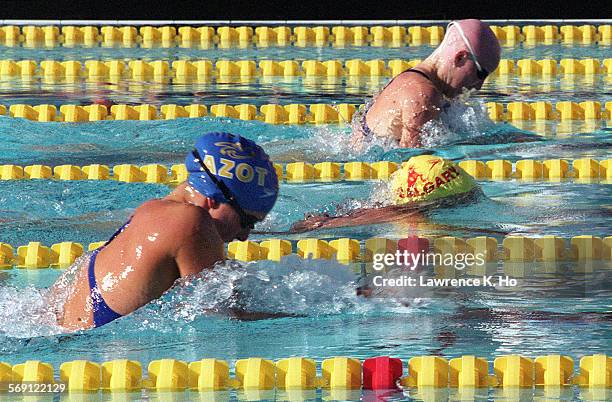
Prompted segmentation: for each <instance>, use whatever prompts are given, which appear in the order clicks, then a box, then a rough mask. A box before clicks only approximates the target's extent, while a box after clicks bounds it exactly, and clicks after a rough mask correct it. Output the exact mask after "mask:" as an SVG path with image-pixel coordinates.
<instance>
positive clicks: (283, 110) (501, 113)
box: [0, 101, 612, 124]
mask: <svg viewBox="0 0 612 402" xmlns="http://www.w3.org/2000/svg"><path fill="white" fill-rule="evenodd" d="M485 106H486V108H487V111H488V114H489V117H490V118H491V120H493V121H507V122H524V121H585V122H594V121H602V120H603V121H609V120H611V119H612V101H608V102H605V103H604V104H603V105H602V103H601V102H598V101H583V102H572V101H559V102H556V103H552V102H545V101H540V102H510V103H506V104H504V103H498V102H487V103H486V104H485ZM362 108H363V105H355V104H349V103H339V104H326V103H317V104H301V103H295V104H289V105H279V104H265V105H260V106H259V107H258V106H257V105H254V104H239V105H229V104H214V105H209V106H207V105H202V104H191V105H177V104H166V105H161V106H160V107H159V109H158V108H157V106H155V105H151V104H141V105H127V104H118V105H112V106H110V107H106V106H104V105H101V104H92V105H70V104H67V105H60V106H59V110H58V107H57V106H55V105H50V104H41V105H27V104H13V105H10V106H9V107H8V110H7V107H6V106H4V105H0V116H2V115H4V116H6V115H8V117H12V118H24V119H28V120H32V121H38V122H70V123H75V122H93V121H102V120H146V121H148V120H174V119H180V118H199V117H205V116H210V117H224V118H232V119H240V120H257V121H262V122H265V123H268V124H346V123H348V122H351V120H352V118H353V115H354V114H355V113H356V112H357V111H358V110H362ZM7 112H8V113H7Z"/></svg>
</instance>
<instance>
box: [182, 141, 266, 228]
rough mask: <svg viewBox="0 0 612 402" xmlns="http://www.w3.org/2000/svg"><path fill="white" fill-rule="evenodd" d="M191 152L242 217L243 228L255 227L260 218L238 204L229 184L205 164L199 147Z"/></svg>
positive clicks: (241, 224)
mask: <svg viewBox="0 0 612 402" xmlns="http://www.w3.org/2000/svg"><path fill="white" fill-rule="evenodd" d="M191 152H192V153H193V155H194V156H195V158H196V159H195V160H196V161H197V162H198V163H199V164H200V166H201V167H202V170H204V171H205V172H206V174H208V177H210V180H211V181H212V182H213V183H214V184H215V185H216V186H217V187H218V188H219V190H221V193H223V196H224V197H225V199H226V200H227V203H228V204H229V205H231V207H232V208H234V210H235V211H236V213H237V214H238V216H239V217H240V226H241V227H242V228H243V229H253V228H254V227H255V223H257V222H259V218H257V217H255V216H253V215H250V214H247V213H246V212H245V211H244V209H242V207H241V206H240V204H238V201H236V197H235V196H234V194H233V193H232V192H231V190H230V189H229V188H228V187H227V185H226V184H225V183H223V182H222V181H221V180H219V179H217V177H216V176H215V175H213V174H212V172H211V171H210V170H209V169H208V166H206V164H204V162H203V161H202V157H201V156H200V153H199V152H198V150H197V149H195V148H194V149H193V151H191Z"/></svg>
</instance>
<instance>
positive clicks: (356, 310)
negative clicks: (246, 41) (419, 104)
mask: <svg viewBox="0 0 612 402" xmlns="http://www.w3.org/2000/svg"><path fill="white" fill-rule="evenodd" d="M365 49H366V51H364V48H354V49H351V48H347V49H336V48H333V47H324V48H304V49H301V48H295V47H288V48H282V49H275V48H267V49H247V50H244V51H242V50H241V51H237V50H235V49H234V50H222V49H216V48H213V49H209V50H194V49H171V50H167V49H143V48H136V49H103V48H93V49H81V48H79V49H72V48H53V49H26V48H7V49H3V50H6V53H4V56H3V58H7V59H8V58H11V59H32V60H36V61H40V60H44V59H56V60H74V59H79V60H88V59H104V58H112V59H120V58H131V59H137V58H146V59H150V60H161V59H164V60H168V61H173V60H177V59H179V58H184V57H188V58H197V59H200V58H206V59H212V60H217V59H222V58H229V59H245V60H246V59H248V60H260V59H275V60H298V61H301V60H304V59H318V60H329V59H339V60H347V59H352V58H356V57H359V58H362V59H368V60H369V59H376V58H381V59H394V58H404V59H416V58H422V57H424V56H425V55H427V54H428V53H429V52H430V51H431V50H432V48H429V47H427V46H421V47H410V48H374V47H368V48H365ZM504 51H505V52H506V53H505V54H504V56H503V57H504V58H509V59H536V60H539V59H544V58H554V59H561V58H576V59H580V58H584V57H590V58H596V59H603V58H605V56H607V55H608V54H609V48H608V47H606V46H603V45H602V46H595V45H590V46H563V45H551V46H544V45H538V46H534V47H521V46H517V47H512V48H505V49H504ZM609 77H610V75H609V72H608V75H607V76H606V75H604V74H600V75H597V76H595V77H590V78H588V77H583V76H580V77H564V79H561V78H558V79H554V80H540V79H537V78H536V79H531V80H528V81H525V80H524V79H521V78H520V77H510V78H508V79H507V80H500V79H492V80H490V81H489V82H487V83H486V84H485V86H484V87H483V90H482V91H481V92H480V93H478V94H477V95H475V96H474V97H472V98H471V99H470V100H469V101H468V102H467V103H463V102H462V103H457V104H455V105H453V107H452V108H451V110H450V111H449V112H448V113H447V114H446V115H445V116H444V118H443V120H444V122H445V124H444V125H432V126H431V127H429V131H428V134H429V142H428V144H429V145H430V147H429V148H427V149H425V150H423V149H420V150H398V149H385V148H384V147H380V146H374V147H372V148H370V149H368V150H367V151H366V152H364V153H355V152H354V151H352V150H351V149H350V147H349V143H348V136H349V134H350V127H348V126H347V125H337V124H336V125H333V124H332V125H310V124H309V125H270V124H265V123H263V122H260V121H244V120H238V119H230V118H220V117H209V116H207V117H201V118H195V119H177V120H155V121H101V122H88V123H59V122H49V123H40V122H33V121H29V120H25V119H18V118H10V117H6V116H0V165H3V164H18V165H24V166H25V165H34V164H43V165H49V166H57V165H63V164H72V165H80V166H82V165H87V164H91V163H100V164H107V165H111V166H112V165H118V164H137V165H143V164H148V163H161V164H165V165H172V164H177V163H182V161H183V159H184V155H185V153H186V152H187V151H188V150H189V149H190V148H191V146H192V144H193V141H194V140H195V139H196V138H197V137H198V136H199V135H201V134H202V133H204V132H206V131H213V130H215V131H220V130H224V131H230V132H238V133H240V134H242V135H244V136H246V137H248V138H251V139H254V140H256V141H258V142H259V143H261V144H262V145H263V146H264V148H265V149H266V150H267V151H268V153H269V154H270V155H271V157H272V159H273V160H274V161H275V162H279V163H290V162H295V161H306V162H311V163H314V162H322V161H335V162H338V161H340V162H346V161H368V162H373V161H378V160H389V161H394V162H401V161H402V160H405V159H407V158H408V157H409V156H412V155H416V154H421V153H423V152H433V153H435V154H437V155H440V156H443V157H446V158H450V159H453V160H456V161H461V160H466V159H477V160H494V159H495V160H498V159H503V160H509V161H512V162H515V161H517V160H520V159H535V160H545V159H569V160H576V159H582V158H591V159H595V160H607V159H609V158H610V155H611V153H610V145H611V142H612V132H611V131H610V130H609V128H607V127H606V121H605V120H598V121H596V122H591V124H590V125H588V124H586V123H584V122H575V124H574V125H571V124H570V125H569V126H568V125H567V124H566V125H565V126H563V123H568V122H546V124H545V126H546V127H545V130H544V135H542V134H530V133H529V131H534V132H536V133H537V132H539V131H540V130H538V127H536V124H537V123H541V122H534V121H527V122H520V123H519V122H516V123H515V124H514V125H511V124H508V123H495V122H492V121H491V120H490V119H489V118H488V115H487V112H486V108H485V106H484V103H485V102H504V103H507V102H512V101H523V102H536V101H548V102H561V101H568V100H569V101H573V102H582V101H593V100H594V101H598V102H600V103H601V104H602V105H604V104H605V103H606V102H609V101H612V96H611V95H610V90H609ZM386 80H387V78H385V77H381V78H378V79H365V80H361V81H359V80H357V81H355V80H353V81H351V80H349V79H348V78H346V77H344V78H342V79H338V80H334V81H333V82H331V83H330V82H327V83H326V82H324V80H319V81H317V80H314V81H313V80H311V81H309V80H307V79H306V78H298V79H295V80H291V81H290V82H287V81H285V80H281V79H276V80H275V79H272V80H269V81H268V82H265V81H264V80H252V81H251V82H247V83H241V84H237V83H233V82H229V83H224V82H218V81H222V80H217V79H212V80H211V81H210V82H208V83H205V84H197V85H164V84H145V83H142V82H140V83H139V82H134V81H133V80H130V79H126V80H120V81H119V82H116V83H90V82H85V81H83V82H81V81H79V82H77V83H59V84H58V83H44V82H42V81H41V80H36V81H34V82H28V83H26V84H24V83H23V82H18V83H14V82H11V81H10V80H9V82H11V83H10V84H9V83H6V82H3V84H5V85H4V86H2V98H1V99H0V103H1V104H3V105H6V106H7V107H8V106H10V105H11V104H19V103H26V104H32V105H35V104H42V103H44V104H54V105H57V106H58V109H59V106H60V105H63V104H88V103H89V102H91V100H92V99H94V98H96V97H99V96H100V93H102V95H103V96H104V97H106V98H110V99H113V100H114V101H116V102H117V103H133V104H140V103H150V104H154V105H161V104H167V103H175V104H190V103H203V104H207V105H212V104H216V103H231V104H243V103H244V104H253V105H257V106H259V105H262V104H270V103H280V104H290V103H363V102H364V99H365V98H366V97H367V96H368V95H371V94H372V93H373V92H374V90H375V89H376V88H377V87H379V86H380V85H382V84H384V82H385V81H386ZM135 88H140V89H139V90H138V89H135ZM608 122H609V120H608ZM516 126H521V127H520V128H519V127H516ZM540 128H541V127H540ZM525 139H529V141H524V140H525ZM519 140H520V141H519ZM479 184H480V185H481V187H482V190H483V192H484V195H485V197H481V198H480V199H478V200H477V201H476V202H473V203H470V204H468V205H457V206H453V207H449V208H441V209H436V210H433V211H426V212H424V213H423V217H422V218H419V219H418V220H417V221H411V222H394V223H391V224H380V225H372V226H367V227H352V228H351V227H349V228H343V229H328V230H321V231H318V232H313V233H308V234H292V233H282V234H272V235H270V234H266V233H262V234H255V235H253V236H252V239H253V240H256V241H260V240H264V239H269V238H282V239H288V240H293V241H296V240H299V239H303V238H305V237H313V238H318V239H327V240H329V239H336V238H343V237H348V238H352V239H357V240H360V241H365V240H366V239H369V238H373V237H386V238H392V239H402V238H405V237H408V236H415V235H418V236H423V237H424V236H429V237H431V238H433V237H439V236H456V237H462V238H470V237H476V236H491V237H495V238H496V239H498V241H499V242H500V243H501V242H502V240H503V238H504V237H506V236H509V235H524V236H533V237H541V236H543V235H555V236H559V237H562V238H571V237H574V236H580V235H593V236H598V237H601V238H604V237H607V236H610V235H611V233H610V227H611V226H612V225H611V223H612V215H611V214H610V208H611V205H610V200H611V199H612V198H611V195H612V189H611V187H610V185H609V184H608V183H607V182H605V181H603V180H602V181H599V180H596V181H593V182H581V181H578V180H562V181H560V182H554V181H542V180H540V181H525V180H519V179H508V180H502V181H493V180H481V181H479ZM378 191H380V190H379V184H377V183H376V182H374V181H355V182H352V181H340V182H335V183H306V184H292V183H283V184H282V185H281V195H280V198H279V201H278V203H277V205H276V206H275V208H274V210H273V212H272V214H271V215H270V216H269V218H267V219H266V220H265V221H264V222H263V223H261V224H260V225H258V227H257V228H256V229H257V230H259V231H261V232H266V231H271V232H283V231H287V230H288V229H289V228H290V226H291V224H292V223H294V222H296V221H298V220H300V219H302V218H303V216H304V214H305V213H307V212H324V211H326V212H334V211H336V210H343V211H346V210H347V209H352V208H356V207H358V206H361V205H367V203H368V199H369V198H370V197H371V196H372V195H373V194H375V193H377V192H378ZM167 192H168V187H167V186H166V185H162V184H145V183H123V182H117V181H111V180H105V181H58V180H15V181H13V180H11V181H0V211H2V213H1V215H0V233H1V238H0V242H3V243H8V244H11V245H13V246H18V245H24V244H27V243H28V242H30V241H41V242H43V243H44V244H46V245H51V244H54V243H59V242H63V241H75V242H79V243H81V244H84V245H86V244H88V243H91V242H95V241H100V240H104V239H106V238H108V236H109V235H110V234H112V233H113V232H114V230H115V229H116V228H117V227H119V226H120V225H121V224H122V223H123V222H124V221H125V219H126V218H127V217H128V216H129V214H130V212H131V211H132V210H133V209H134V208H135V207H136V206H138V205H139V204H140V203H142V202H143V201H145V200H147V199H150V198H154V197H161V196H163V195H165V194H167ZM496 264H497V265H496V266H497V268H499V270H500V271H501V272H504V271H506V272H514V273H515V274H516V272H517V267H512V266H510V265H509V264H508V263H507V262H504V261H501V260H500V261H496ZM544 265H545V264H539V263H535V262H530V263H524V264H522V265H521V266H520V267H518V270H519V271H521V272H523V276H525V277H528V278H532V279H533V278H534V277H535V278H536V280H535V281H534V282H533V283H532V284H531V286H529V287H528V289H526V290H525V291H524V292H519V293H518V294H516V293H512V292H504V291H499V290H497V289H486V290H482V291H480V290H477V291H473V292H467V293H462V292H459V293H457V294H451V295H446V294H444V295H438V294H435V295H433V296H431V295H430V297H420V298H419V300H418V301H417V302H414V301H413V302H411V303H410V305H409V306H405V305H404V304H403V303H402V302H401V301H398V298H397V297H390V296H389V297H381V298H377V299H374V300H364V299H363V298H361V297H358V296H356V295H355V291H354V287H355V285H354V281H355V280H356V274H355V272H354V271H353V269H352V267H350V266H349V267H347V266H346V265H343V264H340V263H338V262H336V261H334V260H330V261H327V260H304V259H301V258H298V257H295V256H289V257H286V258H285V259H283V260H282V261H281V262H273V261H257V262H254V263H249V264H248V265H246V267H238V266H235V265H229V266H228V267H225V268H224V267H221V268H219V270H218V271H217V272H215V273H213V274H210V275H208V276H205V277H203V278H196V279H193V280H189V281H186V282H187V283H185V284H183V286H181V287H178V288H177V289H175V290H173V291H171V292H169V293H168V294H167V295H165V296H164V297H162V299H161V300H159V301H155V302H152V303H150V304H149V305H147V306H146V307H144V308H142V309H140V310H139V311H137V312H136V313H134V314H132V315H130V316H127V317H125V318H122V319H120V320H118V321H116V322H113V323H111V324H109V325H107V326H104V327H102V328H98V329H96V330H93V331H86V332H82V333H76V334H61V333H57V329H56V328H53V327H49V326H47V325H45V322H46V320H47V319H48V312H45V309H44V306H43V305H42V304H43V299H42V296H41V295H40V293H39V291H38V290H39V289H42V288H45V287H47V286H49V285H51V284H52V283H53V282H54V280H55V279H56V278H57V277H58V276H59V275H60V273H61V271H60V270H56V269H42V270H18V269H11V270H6V271H0V278H1V279H0V280H1V281H2V284H0V317H2V319H1V320H0V361H5V362H7V363H10V364H17V363H21V362H23V361H26V360H41V361H44V362H48V363H51V364H52V365H54V366H55V367H56V368H57V367H59V365H60V363H62V362H66V361H71V360H77V359H85V360H91V361H95V362H103V361H110V360H113V359H131V360H137V361H140V362H141V363H142V364H143V367H144V366H146V364H147V363H148V362H150V361H153V360H156V359H162V358H174V359H179V360H184V361H196V360H199V359H201V358H204V357H214V358H217V359H224V360H227V361H235V360H237V359H243V358H248V357H254V356H259V357H263V358H266V359H272V360H276V359H280V358H285V357H290V356H307V357H309V358H312V359H314V360H316V361H320V360H323V359H326V358H330V357H334V356H351V357H354V358H358V359H361V360H363V359H366V358H372V357H375V356H380V355H384V356H398V357H402V359H406V358H408V357H413V356H419V355H440V356H443V357H446V358H451V357H456V356H461V355H476V356H483V357H485V358H488V359H490V360H492V359H493V358H494V357H496V356H498V355H507V354H521V355H524V356H530V357H533V356H540V355H547V354H566V355H569V356H571V357H573V358H574V359H577V358H579V357H582V356H585V355H592V354H598V353H601V354H606V353H608V354H609V353H610V346H611V344H610V339H611V335H612V323H611V321H610V311H611V308H612V306H611V305H610V300H611V299H610V296H611V294H610V289H611V288H610V275H609V273H610V260H609V256H608V260H607V261H580V262H573V261H563V262H559V263H555V264H554V266H555V268H554V269H553V272H565V271H578V272H581V274H580V275H579V277H578V278H572V279H575V280H576V281H577V283H578V284H579V285H578V289H579V290H580V291H579V293H578V294H576V293H575V292H572V290H575V288H574V287H573V286H574V282H571V284H572V285H571V286H570V281H566V282H563V281H562V282H561V284H559V282H555V281H554V280H552V281H549V280H550V279H551V278H547V279H542V278H541V277H538V276H537V275H535V276H533V275H532V276H530V275H529V273H531V274H533V273H534V272H535V273H541V272H542V271H543V270H544V271H546V269H547V267H545V266H544ZM548 268H550V267H548ZM512 269H514V271H512ZM525 272H527V273H525ZM555 278H556V277H554V276H553V278H552V279H555ZM563 278H564V279H567V278H565V277H563ZM556 279H558V278H556ZM551 283H552V284H555V283H556V285H555V286H557V287H558V292H556V293H555V292H553V293H550V292H547V291H546V289H547V288H550V286H551ZM234 287H235V288H239V289H240V291H241V292H242V295H243V299H242V300H240V301H236V300H234V299H233V298H232V297H231V293H232V292H231V289H232V288H234ZM566 288H567V289H566ZM565 291H567V293H564V292H565ZM418 296H422V295H418ZM236 303H240V304H241V306H242V307H244V308H246V309H247V310H249V311H254V312H267V313H284V314H289V315H296V317H285V318H278V319H268V320H260V321H252V322H248V321H237V320H232V319H229V318H227V316H226V315H224V314H223V311H224V310H225V309H227V308H230V307H233V306H235V304H236ZM202 306H205V307H206V308H207V309H208V310H218V311H219V313H218V314H210V313H203V312H202ZM33 316H37V317H38V318H37V319H32V317H33ZM577 334H579V336H577ZM440 392H442V394H441V395H438V396H437V397H438V398H448V397H449V396H448V395H447V394H445V393H444V392H449V391H447V390H446V391H440ZM490 392H491V395H493V394H494V392H496V391H493V390H491V391H490ZM572 392H576V395H577V393H578V391H577V390H573V391H572ZM486 393H487V391H484V396H483V395H481V397H484V398H486V397H487V396H486ZM153 397H155V396H153ZM181 397H185V398H188V397H187V396H181ZM227 397H229V396H227ZM231 397H232V398H233V397H234V394H232V395H231ZM237 397H238V398H241V399H249V398H250V397H249V396H248V395H246V396H245V395H237ZM261 397H262V398H264V399H265V398H269V395H267V396H266V395H263V396H261ZM309 397H310V398H311V397H312V395H310V396H309ZM309 397H308V396H307V398H306V399H308V398H309ZM357 397H359V395H358V396H357ZM414 397H415V398H417V399H419V398H425V399H427V396H423V395H420V396H419V395H414ZM529 397H531V394H529ZM573 397H575V396H574V394H572V396H569V397H568V396H567V395H566V396H565V398H568V399H571V398H573ZM133 398H134V399H138V398H140V395H139V394H138V395H133ZM160 398H161V397H160ZM354 398H355V395H352V396H350V397H346V398H345V399H354ZM364 398H365V396H364ZM389 398H392V399H393V398H397V399H401V398H402V395H401V394H392V395H390V396H389ZM340 399H342V398H340ZM186 400H189V399H186Z"/></svg>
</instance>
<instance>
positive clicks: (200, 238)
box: [62, 200, 223, 327]
mask: <svg viewBox="0 0 612 402" xmlns="http://www.w3.org/2000/svg"><path fill="white" fill-rule="evenodd" d="M160 217H162V218H160ZM211 225H213V226H214V222H213V220H212V218H211V217H210V215H209V214H208V213H207V212H206V211H205V210H204V209H202V208H199V207H196V206H193V205H189V204H185V203H179V202H174V201H168V200H151V201H148V202H145V203H144V204H142V205H141V206H140V207H138V208H137V209H136V211H135V212H134V215H133V216H132V218H131V221H130V223H129V225H128V226H127V227H126V228H125V229H124V230H123V231H122V232H121V233H119V235H117V237H115V238H114V239H113V240H112V241H111V242H110V243H109V244H108V245H107V246H106V247H104V248H103V249H102V250H100V252H99V253H98V255H97V258H96V261H95V266H94V272H95V278H96V283H97V284H98V288H99V289H100V293H101V295H102V297H103V299H104V301H105V302H106V303H107V304H108V305H109V307H110V308H111V309H113V310H114V311H116V312H117V313H119V314H121V315H125V314H128V313H130V312H132V311H134V310H136V309H137V308H139V307H141V306H143V305H145V304H146V303H148V302H149V301H150V300H152V299H156V298H159V297H160V296H161V295H162V294H163V293H164V292H165V291H166V290H167V289H168V288H170V287H171V286H172V284H173V283H174V282H175V281H176V279H178V278H179V277H181V276H187V275H190V274H193V273H197V272H199V271H200V270H201V269H202V268H204V267H207V266H212V265H213V264H214V263H215V262H217V261H219V260H222V259H223V241H222V240H221V238H219V236H218V235H217V234H216V231H214V230H210V226H211ZM205 228H208V230H205ZM83 268H86V266H85V267H81V272H79V273H78V274H77V276H80V278H78V277H77V278H76V280H75V281H74V286H75V288H74V294H72V295H71V296H70V297H69V298H68V300H67V301H66V305H65V306H64V311H67V312H78V313H77V314H75V315H72V316H70V315H68V314H67V315H64V317H63V323H62V325H64V326H67V327H69V326H76V327H81V326H83V323H86V324H89V323H91V320H92V316H91V312H90V311H89V310H90V309H88V308H87V306H85V305H84V304H85V302H84V301H85V300H88V295H89V291H90V289H89V286H88V281H87V277H86V276H87V272H85V271H83ZM127 278H129V280H125V279H127ZM126 294H129V295H130V297H125V295H126ZM81 304H83V305H81Z"/></svg>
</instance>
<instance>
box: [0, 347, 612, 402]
mask: <svg viewBox="0 0 612 402" xmlns="http://www.w3.org/2000/svg"><path fill="white" fill-rule="evenodd" d="M405 364H406V370H405V369H404V365H405ZM317 366H318V364H317V362H316V361H315V360H313V359H310V358H306V357H290V358H285V359H280V360H278V361H276V362H274V361H272V360H268V359H263V358H247V359H240V360H237V361H236V362H235V364H234V373H235V374H234V376H233V377H232V376H230V367H229V364H228V362H227V361H225V360H219V359H202V360H199V361H194V362H190V363H187V362H185V361H181V360H177V359H160V360H153V361H151V362H150V363H149V364H148V377H146V378H143V370H142V365H141V363H140V362H138V361H134V360H127V359H119V360H112V361H106V362H103V363H96V362H92V361H87V360H74V361H67V362H63V363H61V364H60V368H59V380H60V381H61V382H62V384H63V385H64V387H66V388H65V390H66V391H75V392H87V391H98V390H110V391H114V392H133V391H139V390H141V389H150V390H160V391H185V390H187V389H190V390H194V391H219V390H227V389H232V388H234V389H241V390H244V391H245V392H247V393H249V392H251V393H253V392H255V395H259V394H257V392H256V391H261V390H274V389H275V388H276V389H278V390H292V391H293V392H295V391H298V390H315V389H317V388H323V389H329V390H332V391H335V392H342V391H345V392H346V391H349V390H361V389H363V390H393V389H398V386H401V387H411V388H417V389H427V388H428V387H435V388H448V387H450V388H476V387H503V388H517V387H523V388H527V389H530V388H531V389H533V387H540V386H548V387H557V389H556V390H553V393H559V389H560V388H558V387H563V386H567V385H572V384H573V385H579V386H584V387H589V390H594V389H596V388H603V389H602V391H603V392H602V395H605V392H606V389H605V388H606V387H611V386H612V380H611V378H610V375H609V373H610V367H611V366H612V357H608V356H606V355H604V354H595V355H588V356H584V357H582V358H581V359H580V364H579V370H580V372H579V373H575V372H574V360H573V359H572V358H571V357H569V356H563V355H547V356H538V357H536V358H535V359H531V358H528V357H524V356H520V355H505V356H498V357H496V358H495V359H494V360H493V364H492V367H493V373H492V374H491V373H490V372H489V368H488V367H489V362H488V361H487V360H486V359H485V358H482V357H476V356H461V357H457V358H454V359H450V361H449V360H447V359H445V358H443V357H440V356H415V357H412V358H410V359H408V360H407V362H406V363H405V362H404V361H402V360H401V359H399V358H395V357H389V356H379V357H373V358H369V359H365V360H364V361H363V362H362V361H360V360H359V359H355V358H351V357H333V358H328V359H325V360H323V361H322V362H321V364H320V367H319V370H318V369H317ZM317 371H318V372H319V373H320V374H318V373H317ZM0 379H2V384H6V383H8V382H11V383H14V384H22V383H23V384H24V385H25V384H27V383H29V382H32V383H47V384H53V383H55V380H56V377H55V371H54V367H53V366H52V365H51V364H49V363H45V362H42V361H38V360H28V361H26V362H24V363H19V364H15V365H14V366H11V365H9V364H7V363H0ZM561 389H562V388H561ZM556 396H557V397H558V395H556ZM249 399H251V398H249ZM259 399H269V397H268V398H260V397H257V398H255V399H254V400H259ZM308 399H310V398H308ZM334 399H336V398H334ZM339 399H340V400H347V399H350V398H347V397H346V396H345V397H340V398H339ZM604 399H605V398H604ZM597 400H599V399H597ZM602 400H603V399H602Z"/></svg>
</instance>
